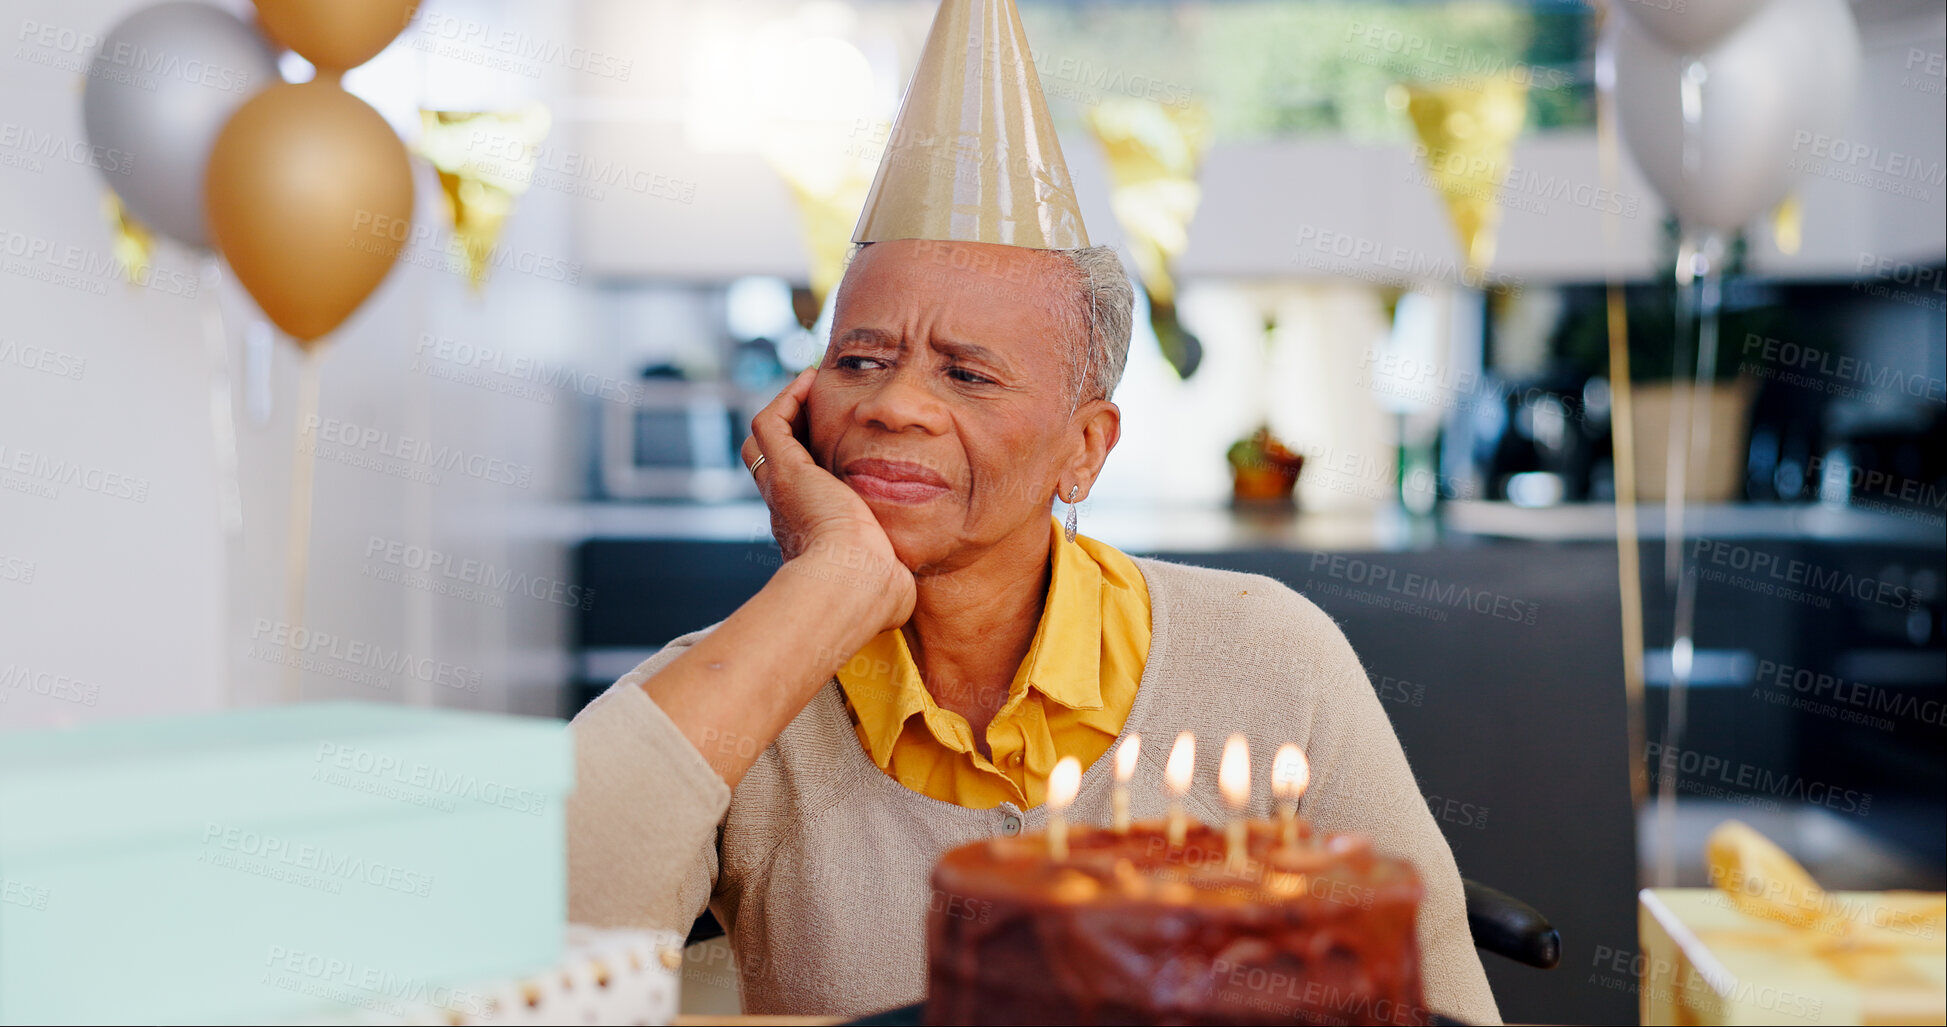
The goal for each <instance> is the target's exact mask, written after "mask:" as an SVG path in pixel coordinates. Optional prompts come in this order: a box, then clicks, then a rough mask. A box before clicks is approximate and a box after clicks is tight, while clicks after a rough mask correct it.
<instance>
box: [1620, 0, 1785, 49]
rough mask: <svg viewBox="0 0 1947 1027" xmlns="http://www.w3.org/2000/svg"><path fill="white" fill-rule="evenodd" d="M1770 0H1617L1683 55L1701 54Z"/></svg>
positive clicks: (1632, 15)
mask: <svg viewBox="0 0 1947 1027" xmlns="http://www.w3.org/2000/svg"><path fill="white" fill-rule="evenodd" d="M1766 2H1767V0H1617V2H1616V3H1615V4H1614V5H1613V6H1612V7H1611V10H1618V11H1621V12H1623V14H1624V15H1625V16H1626V17H1629V18H1633V19H1635V21H1636V23H1637V24H1638V25H1641V26H1642V27H1644V28H1646V29H1648V30H1649V31H1650V35H1653V36H1655V37H1656V38H1657V39H1658V40H1661V41H1662V43H1663V45H1664V46H1667V47H1669V48H1670V49H1672V50H1675V51H1676V52H1678V53H1680V54H1699V53H1703V52H1704V51H1706V50H1709V49H1710V48H1711V47H1713V46H1716V45H1717V44H1718V43H1721V42H1723V40H1724V37H1725V36H1728V35H1730V34H1731V31H1732V30H1733V29H1735V28H1737V27H1738V26H1740V25H1742V24H1744V23H1745V22H1746V21H1749V20H1750V19H1751V16H1752V15H1753V14H1756V13H1758V8H1760V7H1763V6H1764V5H1765V3H1766Z"/></svg>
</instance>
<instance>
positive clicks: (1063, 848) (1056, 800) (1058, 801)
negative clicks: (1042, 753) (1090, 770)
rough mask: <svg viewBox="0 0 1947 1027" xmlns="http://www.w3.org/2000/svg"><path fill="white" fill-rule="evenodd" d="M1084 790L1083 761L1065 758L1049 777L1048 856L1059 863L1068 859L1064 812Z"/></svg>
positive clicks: (1069, 757)
mask: <svg viewBox="0 0 1947 1027" xmlns="http://www.w3.org/2000/svg"><path fill="white" fill-rule="evenodd" d="M1081 790H1082V761H1081V760H1078V759H1076V758H1075V757H1073V756H1063V757H1062V758H1061V762H1060V763H1057V764H1055V770H1054V773H1052V774H1049V775H1048V856H1049V858H1050V859H1053V860H1054V861H1055V862H1057V863H1059V862H1061V861H1063V860H1065V859H1067V858H1068V821H1067V820H1066V819H1064V818H1063V817H1062V815H1061V814H1062V811H1063V810H1065V809H1067V808H1068V804H1069V803H1071V802H1074V801H1075V793H1076V792H1079V791H1081Z"/></svg>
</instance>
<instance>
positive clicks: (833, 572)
mask: <svg viewBox="0 0 1947 1027" xmlns="http://www.w3.org/2000/svg"><path fill="white" fill-rule="evenodd" d="M900 576H904V577H905V578H906V579H908V580H910V579H911V576H912V572H911V571H908V570H907V569H906V568H905V567H904V566H903V565H901V564H900V563H898V562H897V561H896V560H894V559H892V557H891V554H890V553H885V552H883V551H875V550H874V549H873V548H870V547H866V546H861V545H857V544H854V543H850V542H846V541H842V540H834V539H829V538H821V539H814V540H812V541H811V542H810V543H809V544H807V545H806V547H805V549H804V551H803V552H801V553H799V554H798V555H796V556H794V557H792V558H791V559H789V560H786V561H784V563H783V564H782V565H781V566H780V567H779V568H778V573H777V576H776V577H775V578H774V579H773V580H774V581H777V582H779V583H780V584H784V585H785V586H786V587H789V588H790V589H792V590H793V591H794V592H795V593H798V595H799V596H800V601H802V602H805V603H807V604H808V606H809V608H812V609H816V610H819V611H820V612H821V615H822V616H823V617H825V618H827V619H833V618H835V619H838V620H839V621H841V622H842V623H846V624H849V625H856V627H855V628H854V629H853V632H851V633H857V634H859V635H860V637H859V638H858V639H857V642H858V645H857V646H854V647H853V648H852V649H851V650H848V651H847V652H846V653H845V656H846V657H849V656H850V655H851V654H852V652H856V651H857V649H858V647H859V646H863V645H864V644H865V643H866V642H868V641H870V640H871V639H872V637H873V636H874V635H877V634H878V633H879V632H881V631H884V630H886V628H887V627H893V626H897V625H898V624H900V623H902V622H903V621H904V620H905V614H906V613H907V612H908V610H909V608H910V605H911V591H912V590H911V587H910V586H908V587H907V588H906V589H904V590H901V589H900V588H899V587H898V586H899V584H900ZM902 592H903V598H902ZM847 641H848V642H849V641H850V639H849V638H848V639H847ZM841 662H842V661H841Z"/></svg>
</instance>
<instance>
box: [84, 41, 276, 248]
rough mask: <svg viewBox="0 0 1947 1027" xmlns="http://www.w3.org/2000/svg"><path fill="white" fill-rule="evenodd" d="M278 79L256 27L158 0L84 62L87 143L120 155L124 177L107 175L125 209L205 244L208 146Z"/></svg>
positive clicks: (159, 227) (162, 230) (160, 228)
mask: <svg viewBox="0 0 1947 1027" xmlns="http://www.w3.org/2000/svg"><path fill="white" fill-rule="evenodd" d="M276 81H277V60H276V58H275V57H274V56H273V55H272V53H271V49H270V46H269V44H267V43H265V42H264V39H263V37H262V36H261V35H259V34H258V32H257V30H256V29H254V28H252V27H251V26H249V25H247V24H245V23H244V22H242V21H240V20H238V19H237V18H236V16H234V15H232V14H230V13H229V12H228V11H223V10H219V9H217V8H215V7H210V6H208V5H207V4H196V3H165V4H158V5H156V6H154V7H146V8H143V9H142V10H139V11H136V12H135V13H134V14H131V15H129V16H128V17H127V18H124V19H122V22H121V24H119V25H116V26H115V27H114V28H113V29H112V30H110V31H109V33H108V34H107V35H106V36H105V37H103V38H102V41H101V47H100V48H99V49H97V50H96V51H95V54H94V59H93V61H92V62H91V63H90V64H89V66H88V82H87V85H86V87H85V89H84V91H83V92H82V96H81V114H82V120H83V123H84V124H85V125H86V126H87V131H88V142H89V143H90V144H92V145H93V146H95V147H98V148H100V149H101V150H104V151H119V153H120V154H122V155H125V157H126V160H127V165H128V167H127V170H126V172H125V173H116V174H108V173H107V171H106V169H104V175H105V177H107V178H108V182H109V185H111V186H113V187H114V189H115V192H116V193H117V194H119V195H120V196H121V198H122V205H123V206H124V207H126V208H127V209H128V212H129V213H130V214H131V215H132V216H133V217H134V218H135V219H136V220H137V221H140V222H141V223H142V224H144V225H146V226H148V227H149V228H151V229H153V230H155V231H157V232H160V233H162V234H163V235H167V236H169V237H171V238H173V239H176V240H177V241H179V242H183V243H187V244H189V245H191V246H199V247H204V246H208V245H209V230H208V229H207V228H206V227H205V226H204V224H203V170H204V168H205V167H206V166H207V165H208V164H209V156H210V148H211V147H212V146H213V145H215V143H216V135H217V133H218V132H220V131H222V129H223V125H224V123H225V122H227V121H229V120H230V115H231V114H233V113H235V112H236V109H237V108H238V107H241V106H243V103H244V101H246V100H248V99H250V98H251V97H252V96H255V95H256V94H257V93H258V92H260V91H261V90H263V89H264V88H265V87H266V86H269V85H270V84H272V83H273V82H276Z"/></svg>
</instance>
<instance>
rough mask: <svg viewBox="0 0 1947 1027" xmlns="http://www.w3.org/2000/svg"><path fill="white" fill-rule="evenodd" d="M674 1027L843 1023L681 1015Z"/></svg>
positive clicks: (832, 1019)
mask: <svg viewBox="0 0 1947 1027" xmlns="http://www.w3.org/2000/svg"><path fill="white" fill-rule="evenodd" d="M670 1022H671V1023H672V1024H674V1025H675V1027H700V1025H702V1024H748V1025H751V1027H759V1025H770V1024H777V1025H783V1024H832V1023H844V1022H845V1018H844V1017H841V1016H695V1015H689V1014H685V1015H681V1016H678V1017H677V1018H676V1019H674V1020H672V1021H670Z"/></svg>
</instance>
